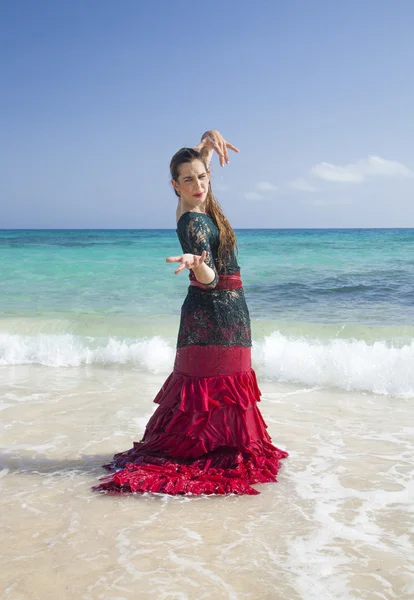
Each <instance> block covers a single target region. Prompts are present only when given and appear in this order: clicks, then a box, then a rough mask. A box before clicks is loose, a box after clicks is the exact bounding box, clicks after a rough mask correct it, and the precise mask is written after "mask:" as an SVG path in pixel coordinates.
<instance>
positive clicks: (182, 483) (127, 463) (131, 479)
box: [92, 346, 288, 495]
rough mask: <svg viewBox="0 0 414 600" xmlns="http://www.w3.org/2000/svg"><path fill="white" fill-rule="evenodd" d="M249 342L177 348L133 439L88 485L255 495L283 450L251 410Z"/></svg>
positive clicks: (255, 398) (254, 389) (272, 476)
mask: <svg viewBox="0 0 414 600" xmlns="http://www.w3.org/2000/svg"><path fill="white" fill-rule="evenodd" d="M259 400H260V390H259V388H258V385H257V381H256V376H255V373H254V371H253V369H252V367H251V352H250V348H245V347H240V346H236V347H234V346H230V347H227V346H187V347H185V348H179V349H178V350H177V354H176V360H175V365H174V371H173V373H172V374H171V375H170V376H169V377H168V379H167V380H166V382H165V383H164V385H163V386H162V388H161V390H160V392H159V393H158V395H157V397H156V398H155V400H154V402H156V403H157V404H158V405H159V406H158V408H157V410H156V411H155V413H154V414H153V415H152V417H151V418H150V420H149V422H148V424H147V427H146V430H145V434H144V437H143V439H142V441H141V442H135V443H134V445H133V447H132V448H131V449H130V450H127V451H125V452H120V453H119V454H115V456H114V457H113V460H112V462H111V463H110V464H109V465H105V468H107V469H108V470H115V472H114V473H112V474H111V475H109V476H107V477H103V478H102V479H101V481H102V483H101V484H100V485H97V486H95V487H94V488H92V489H93V490H95V491H100V492H107V493H113V494H119V493H131V492H141V493H142V492H158V493H164V494H172V495H175V494H258V493H259V492H258V491H257V490H255V489H254V488H252V487H251V485H252V484H256V483H266V482H269V481H276V475H277V472H278V470H279V461H280V460H281V459H282V458H285V457H286V456H288V454H287V452H285V451H284V450H279V449H278V448H276V447H275V446H273V445H272V443H271V439H270V437H269V434H268V433H267V431H266V428H267V426H266V424H265V422H264V420H263V417H262V415H261V413H260V411H259V409H258V406H257V402H259Z"/></svg>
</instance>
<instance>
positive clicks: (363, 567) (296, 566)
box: [0, 229, 414, 600]
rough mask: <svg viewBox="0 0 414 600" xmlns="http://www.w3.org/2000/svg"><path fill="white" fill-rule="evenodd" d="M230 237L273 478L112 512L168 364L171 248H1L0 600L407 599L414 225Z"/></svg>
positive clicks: (411, 590)
mask: <svg viewBox="0 0 414 600" xmlns="http://www.w3.org/2000/svg"><path fill="white" fill-rule="evenodd" d="M237 236H238V245H239V262H240V266H241V274H242V279H243V284H244V289H245V294H246V299H247V303H248V306H249V310H250V314H251V319H252V334H253V365H254V368H255V370H256V373H257V375H258V382H259V387H260V389H261V392H262V396H261V401H260V411H261V413H262V415H263V417H264V419H265V422H266V424H267V426H268V431H269V434H270V436H271V438H272V441H273V443H274V444H275V445H277V446H278V447H279V448H283V449H286V450H287V451H288V452H289V457H288V458H287V459H286V460H284V461H283V465H282V468H281V470H280V472H279V474H278V482H277V483H269V484H265V485H264V484H262V485H257V486H256V487H257V489H258V491H260V494H259V495H257V496H231V495H230V496H225V497H223V496H214V497H212V496H198V497H196V496H192V497H190V496H183V497H180V496H165V495H159V494H144V495H132V496H131V495H129V496H106V495H101V494H97V493H94V492H92V491H91V490H90V488H91V486H93V485H96V483H97V482H98V479H99V477H101V476H102V475H104V474H105V473H104V471H103V469H102V465H103V464H106V463H108V462H109V461H110V460H111V458H112V456H113V454H114V453H116V452H121V451H123V450H127V449H128V448H131V446H132V444H133V442H134V441H139V440H140V439H142V435H143V433H144V430H145V426H146V423H147V422H148V419H149V418H150V417H151V414H153V411H154V410H155V409H156V406H157V405H156V404H154V402H153V399H154V398H155V396H156V395H157V393H158V391H159V390H160V388H161V386H162V385H163V383H164V382H165V380H166V378H167V377H168V376H169V374H170V372H171V370H172V368H173V362H174V354H175V344H176V336H177V331H178V325H179V318H180V308H181V304H182V302H183V300H184V297H185V295H186V292H187V286H188V273H187V272H184V273H181V274H180V275H179V276H175V275H174V269H175V266H174V265H173V264H169V263H166V262H165V259H166V257H168V256H171V255H176V254H179V253H180V246H179V244H178V240H177V237H176V233H175V231H173V230H168V231H167V230H122V231H109V230H105V231H94V230H90V231H87V230H74V231H69V230H68V231H56V230H48V231H34V230H30V231H1V232H0V270H1V277H0V415H1V421H0V528H1V531H2V541H3V545H2V546H3V548H4V550H3V554H2V552H1V551H0V560H1V564H2V567H3V568H2V570H1V572H0V589H1V590H2V598H3V597H4V598H5V599H6V598H7V599H8V600H23V599H24V600H26V599H29V598H30V600H52V599H53V600H55V599H56V598H59V599H64V600H80V599H82V600H100V599H101V600H109V599H117V600H136V599H137V598H143V599H145V600H167V599H171V600H172V599H173V598H174V599H177V600H178V599H179V600H201V599H204V600H209V599H214V600H217V599H220V600H221V599H222V600H258V599H260V600H262V599H263V600H264V599H269V600H276V599H289V600H373V598H384V599H385V598H386V599H390V600H391V599H394V598H398V600H412V598H414V565H413V564H412V561H410V560H409V557H412V556H414V537H413V531H414V523H413V516H414V512H413V498H414V478H413V463H414V445H413V439H414V427H413V423H414V403H413V402H412V398H413V397H414V285H413V284H414V229H384V230H379V229H367V230H363V229H354V230H350V229H344V230H302V229H301V230H275V229H268V230H240V231H237Z"/></svg>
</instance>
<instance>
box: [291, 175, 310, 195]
mask: <svg viewBox="0 0 414 600" xmlns="http://www.w3.org/2000/svg"><path fill="white" fill-rule="evenodd" d="M288 185H289V187H291V188H292V189H294V190H298V191H299V192H316V187H315V186H313V185H311V184H310V183H309V181H306V179H302V178H301V177H300V178H299V179H294V180H293V181H291V182H290V183H289V184H288Z"/></svg>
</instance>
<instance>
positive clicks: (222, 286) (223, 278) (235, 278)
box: [190, 271, 243, 290]
mask: <svg viewBox="0 0 414 600" xmlns="http://www.w3.org/2000/svg"><path fill="white" fill-rule="evenodd" d="M218 277H219V278H218V282H217V285H216V287H214V288H208V287H206V286H205V285H204V284H203V283H200V282H199V281H197V279H195V276H194V275H193V273H191V274H190V285H194V286H196V287H199V288H201V289H203V290H206V289H207V290H208V289H213V290H239V289H240V288H242V287H243V285H242V280H241V277H240V271H238V272H237V273H234V274H233V275H219V276H218ZM193 278H194V279H193Z"/></svg>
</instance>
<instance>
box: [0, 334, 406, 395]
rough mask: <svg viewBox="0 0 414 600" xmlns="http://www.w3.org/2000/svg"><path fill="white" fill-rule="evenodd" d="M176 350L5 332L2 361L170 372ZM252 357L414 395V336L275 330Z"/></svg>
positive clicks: (137, 342)
mask: <svg viewBox="0 0 414 600" xmlns="http://www.w3.org/2000/svg"><path fill="white" fill-rule="evenodd" d="M174 353H175V347H174V340H172V339H170V340H169V339H165V338H162V337H151V338H145V339H126V338H113V337H110V338H93V337H86V336H74V335H72V334H63V335H56V334H40V335H35V336H24V335H18V334H9V333H3V334H0V365H3V366H5V365H23V364H38V365H44V366H47V367H74V366H81V365H93V364H97V365H103V364H106V365H110V364H113V365H131V366H133V367H135V368H138V369H140V370H142V371H146V372H152V373H160V374H168V373H169V372H170V371H171V369H172V366H173V361H174ZM253 361H254V366H255V368H256V370H257V371H258V374H259V375H260V376H261V377H265V378H268V379H271V380H273V381H283V382H296V383H302V384H306V385H311V386H315V385H316V386H321V387H336V388H341V389H345V390H348V391H350V390H359V391H367V392H374V393H376V394H384V395H393V396H400V397H405V398H411V397H414V340H411V342H410V343H407V344H406V345H404V346H402V347H397V346H393V345H392V343H390V342H389V341H385V340H382V341H376V342H367V341H364V340H352V339H338V338H337V339H323V340H318V339H310V338H307V337H302V338H299V337H293V336H286V335H283V334H281V333H280V332H274V333H272V334H271V335H269V336H267V337H265V338H264V340H262V341H258V342H255V343H254V345H253Z"/></svg>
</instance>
